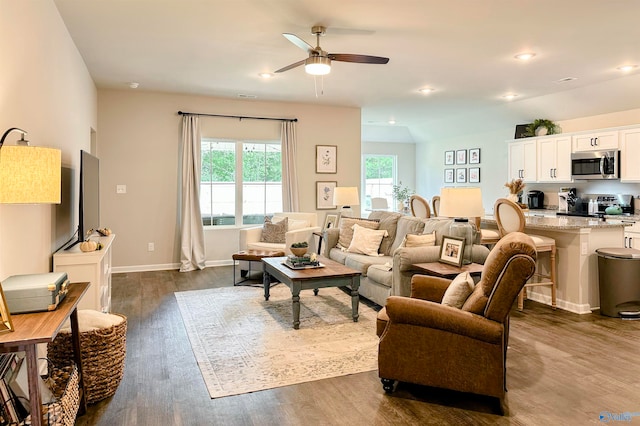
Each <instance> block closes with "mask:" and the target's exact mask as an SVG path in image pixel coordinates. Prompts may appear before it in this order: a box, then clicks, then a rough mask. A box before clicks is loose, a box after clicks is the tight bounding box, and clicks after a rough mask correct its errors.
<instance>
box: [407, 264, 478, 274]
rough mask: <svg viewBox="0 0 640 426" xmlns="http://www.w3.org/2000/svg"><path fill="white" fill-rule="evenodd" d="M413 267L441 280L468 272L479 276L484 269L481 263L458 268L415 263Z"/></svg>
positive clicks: (446, 265)
mask: <svg viewBox="0 0 640 426" xmlns="http://www.w3.org/2000/svg"><path fill="white" fill-rule="evenodd" d="M412 266H413V267H414V268H415V269H417V270H419V271H420V272H421V273H424V274H426V275H432V276H435V277H441V278H455V277H456V276H457V275H458V274H460V273H462V272H468V273H469V274H470V275H471V276H472V277H473V276H479V275H480V274H482V269H483V268H484V265H481V264H479V263H469V264H468V265H462V266H460V267H458V266H453V265H448V264H446V263H440V262H427V263H414V264H413V265H412Z"/></svg>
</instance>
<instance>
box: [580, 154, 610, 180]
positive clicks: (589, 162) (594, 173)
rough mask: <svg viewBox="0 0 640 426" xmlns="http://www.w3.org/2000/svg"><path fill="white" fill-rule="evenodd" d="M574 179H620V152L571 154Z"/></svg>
mask: <svg viewBox="0 0 640 426" xmlns="http://www.w3.org/2000/svg"><path fill="white" fill-rule="evenodd" d="M571 178H572V179H619V178H620V151H618V150H615V151H589V152H576V153H573V154H571Z"/></svg>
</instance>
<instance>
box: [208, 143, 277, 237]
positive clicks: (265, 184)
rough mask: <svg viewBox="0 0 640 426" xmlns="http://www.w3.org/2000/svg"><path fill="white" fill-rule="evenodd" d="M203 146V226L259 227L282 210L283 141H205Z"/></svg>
mask: <svg viewBox="0 0 640 426" xmlns="http://www.w3.org/2000/svg"><path fill="white" fill-rule="evenodd" d="M201 143H202V145H201V147H202V152H201V158H202V161H201V164H202V175H201V177H200V210H201V214H202V224H203V225H205V226H220V225H242V224H259V223H262V222H263V221H264V217H265V216H266V215H272V214H273V213H275V212H278V211H282V156H281V148H280V142H279V141H277V142H275V141H250V142H248V141H233V140H221V139H209V138H206V139H205V138H203V139H202V142H201Z"/></svg>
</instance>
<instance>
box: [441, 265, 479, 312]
mask: <svg viewBox="0 0 640 426" xmlns="http://www.w3.org/2000/svg"><path fill="white" fill-rule="evenodd" d="M474 287H475V283H474V282H473V278H472V277H471V275H470V274H469V273H468V272H462V273H461V274H458V276H457V277H455V278H454V280H453V281H451V284H449V287H447V290H446V291H445V292H444V296H443V297H442V304H443V305H447V306H452V307H454V308H458V309H460V308H462V305H464V302H466V300H467V298H468V297H469V295H470V294H471V293H472V292H473V288H474Z"/></svg>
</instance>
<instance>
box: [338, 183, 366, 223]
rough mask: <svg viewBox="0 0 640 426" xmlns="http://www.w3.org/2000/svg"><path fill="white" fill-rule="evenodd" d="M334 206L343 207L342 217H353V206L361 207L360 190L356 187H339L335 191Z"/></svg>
mask: <svg viewBox="0 0 640 426" xmlns="http://www.w3.org/2000/svg"><path fill="white" fill-rule="evenodd" d="M333 205H335V206H342V208H341V210H340V216H341V217H353V209H352V208H351V206H358V205H360V197H359V196H358V188H356V187H355V186H338V187H336V188H335V189H334V190H333Z"/></svg>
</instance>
